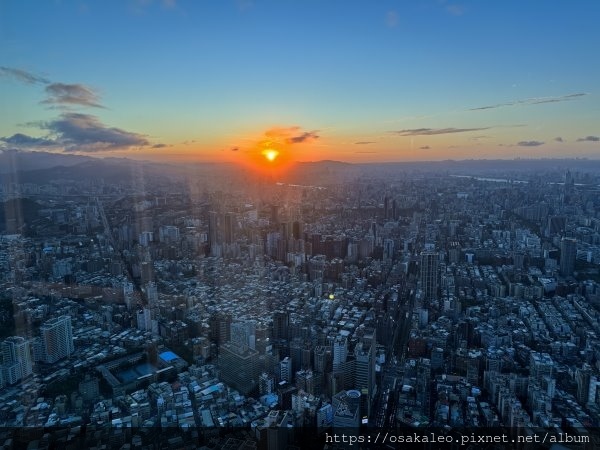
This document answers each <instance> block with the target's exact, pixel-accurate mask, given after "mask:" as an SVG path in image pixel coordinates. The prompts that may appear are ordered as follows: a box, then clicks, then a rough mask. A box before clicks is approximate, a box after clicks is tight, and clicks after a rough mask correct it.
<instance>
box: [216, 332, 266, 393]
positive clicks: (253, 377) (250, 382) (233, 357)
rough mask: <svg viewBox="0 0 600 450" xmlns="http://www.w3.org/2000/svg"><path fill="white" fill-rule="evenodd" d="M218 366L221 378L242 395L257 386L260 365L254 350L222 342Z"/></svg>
mask: <svg viewBox="0 0 600 450" xmlns="http://www.w3.org/2000/svg"><path fill="white" fill-rule="evenodd" d="M219 368H220V369H221V378H222V380H223V381H224V382H225V383H226V384H228V385H229V386H231V387H233V388H234V389H237V390H238V391H240V392H241V393H242V394H243V395H248V394H249V393H251V392H252V391H253V390H254V389H256V388H257V387H258V379H259V377H260V367H259V355H258V352H257V351H256V350H252V349H251V348H248V347H245V348H240V347H238V346H236V345H234V344H232V343H229V342H228V343H226V344H222V345H221V346H220V347H219Z"/></svg>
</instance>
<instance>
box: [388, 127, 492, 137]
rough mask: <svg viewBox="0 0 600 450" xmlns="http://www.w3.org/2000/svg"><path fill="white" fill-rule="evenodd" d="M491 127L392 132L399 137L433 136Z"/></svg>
mask: <svg viewBox="0 0 600 450" xmlns="http://www.w3.org/2000/svg"><path fill="white" fill-rule="evenodd" d="M490 128H491V127H481V128H412V129H405V130H398V131H392V133H394V134H397V135H399V136H433V135H436V134H450V133H467V132H469V131H481V130H489V129H490Z"/></svg>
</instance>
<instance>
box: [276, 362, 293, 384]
mask: <svg viewBox="0 0 600 450" xmlns="http://www.w3.org/2000/svg"><path fill="white" fill-rule="evenodd" d="M292 370H293V363H292V358H290V357H289V356H286V357H285V358H283V360H282V361H281V362H280V363H279V379H280V381H287V382H288V383H291V382H292V377H293V372H292Z"/></svg>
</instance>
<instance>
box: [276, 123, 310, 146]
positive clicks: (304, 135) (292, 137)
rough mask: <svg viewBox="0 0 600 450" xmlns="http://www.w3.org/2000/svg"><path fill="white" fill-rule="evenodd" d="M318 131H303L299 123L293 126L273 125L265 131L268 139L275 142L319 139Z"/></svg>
mask: <svg viewBox="0 0 600 450" xmlns="http://www.w3.org/2000/svg"><path fill="white" fill-rule="evenodd" d="M317 133H318V131H317V130H315V131H302V128H300V127H299V126H297V125H294V126H291V127H273V128H270V129H268V130H267V131H265V137H267V141H273V142H274V143H275V144H282V143H285V144H303V143H308V142H313V141H315V140H317V139H319V137H320V136H319V135H318V134H317Z"/></svg>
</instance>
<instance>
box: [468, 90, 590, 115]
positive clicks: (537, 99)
mask: <svg viewBox="0 0 600 450" xmlns="http://www.w3.org/2000/svg"><path fill="white" fill-rule="evenodd" d="M585 95H587V94H586V93H584V92H578V93H575V94H567V95H561V96H558V97H533V98H526V99H524V100H513V101H510V102H506V103H496V104H494V105H485V106H478V107H476V108H469V109H468V111H482V110H485V109H496V108H504V107H506V106H527V105H541V104H544V103H558V102H567V101H570V100H575V99H576V98H579V97H583V96H585Z"/></svg>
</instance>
